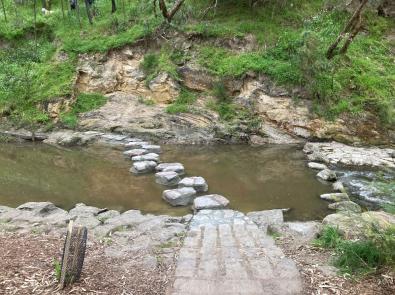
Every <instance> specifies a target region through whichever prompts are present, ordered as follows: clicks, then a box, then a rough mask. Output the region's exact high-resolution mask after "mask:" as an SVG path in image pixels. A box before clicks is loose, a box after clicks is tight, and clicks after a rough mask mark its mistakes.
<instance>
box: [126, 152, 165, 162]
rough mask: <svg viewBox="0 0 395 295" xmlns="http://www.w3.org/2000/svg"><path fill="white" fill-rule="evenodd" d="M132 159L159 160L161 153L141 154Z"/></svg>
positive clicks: (136, 160)
mask: <svg viewBox="0 0 395 295" xmlns="http://www.w3.org/2000/svg"><path fill="white" fill-rule="evenodd" d="M132 161H134V162H139V161H155V162H159V155H158V154H155V153H149V154H145V155H141V156H134V157H132Z"/></svg>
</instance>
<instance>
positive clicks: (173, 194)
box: [162, 187, 196, 206]
mask: <svg viewBox="0 0 395 295" xmlns="http://www.w3.org/2000/svg"><path fill="white" fill-rule="evenodd" d="M195 195H196V191H195V190H194V189H193V188H191V187H183V188H177V189H171V190H165V191H164V192H163V195H162V198H163V199H164V200H165V201H167V202H168V203H170V205H172V206H186V205H188V204H190V203H192V200H193V199H194V197H195Z"/></svg>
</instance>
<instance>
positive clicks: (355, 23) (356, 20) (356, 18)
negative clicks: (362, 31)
mask: <svg viewBox="0 0 395 295" xmlns="http://www.w3.org/2000/svg"><path fill="white" fill-rule="evenodd" d="M367 3H368V0H361V4H360V5H359V7H358V8H357V10H355V12H354V14H353V15H352V17H351V18H350V20H349V21H348V22H347V24H346V26H345V27H344V29H343V31H342V32H341V33H340V34H339V36H338V37H337V39H336V41H335V42H334V43H333V44H332V45H331V46H330V47H329V49H328V51H327V52H326V57H327V58H328V59H332V58H333V57H334V56H335V55H336V52H335V50H336V48H337V46H338V45H339V43H340V42H341V41H342V39H343V38H344V36H345V35H346V34H347V32H349V31H351V35H352V38H354V37H355V36H356V34H357V33H358V31H359V29H358V30H356V28H357V27H359V26H360V22H361V13H362V10H363V8H364V7H365V5H366V4H367ZM353 32H354V33H355V34H353ZM352 38H351V39H350V37H349V38H348V39H347V41H346V43H348V44H347V45H346V47H345V50H347V48H348V46H349V45H350V43H351V41H352ZM343 48H344V46H343ZM342 51H343V50H342ZM343 53H345V51H344V52H343Z"/></svg>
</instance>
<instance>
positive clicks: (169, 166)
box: [156, 163, 185, 175]
mask: <svg viewBox="0 0 395 295" xmlns="http://www.w3.org/2000/svg"><path fill="white" fill-rule="evenodd" d="M156 171H158V172H162V171H163V172H168V171H174V172H177V173H178V174H179V175H182V174H184V173H185V169H184V166H183V165H182V164H181V163H162V164H159V165H158V166H157V167H156Z"/></svg>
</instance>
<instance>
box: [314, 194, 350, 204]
mask: <svg viewBox="0 0 395 295" xmlns="http://www.w3.org/2000/svg"><path fill="white" fill-rule="evenodd" d="M320 198H321V199H323V200H327V201H331V202H341V201H350V198H349V197H348V195H347V194H345V193H331V194H323V195H321V196H320Z"/></svg>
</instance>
